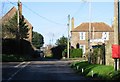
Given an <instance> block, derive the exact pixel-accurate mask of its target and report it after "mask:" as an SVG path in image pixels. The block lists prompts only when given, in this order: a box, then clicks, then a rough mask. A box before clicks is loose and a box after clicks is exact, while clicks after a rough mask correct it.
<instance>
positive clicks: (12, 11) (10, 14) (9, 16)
mask: <svg viewBox="0 0 120 82" xmlns="http://www.w3.org/2000/svg"><path fill="white" fill-rule="evenodd" d="M16 11H17V9H16V8H15V7H12V8H11V9H10V10H9V11H8V12H7V13H6V14H5V15H4V16H3V17H2V21H6V20H8V19H9V18H11V17H13V15H14V14H15V13H16Z"/></svg>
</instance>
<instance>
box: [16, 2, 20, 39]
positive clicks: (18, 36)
mask: <svg viewBox="0 0 120 82" xmlns="http://www.w3.org/2000/svg"><path fill="white" fill-rule="evenodd" d="M19 3H20V0H18V10H17V28H18V30H17V39H18V40H19V39H20V34H19V32H20V28H19V19H20V18H19V17H20V16H19Z"/></svg>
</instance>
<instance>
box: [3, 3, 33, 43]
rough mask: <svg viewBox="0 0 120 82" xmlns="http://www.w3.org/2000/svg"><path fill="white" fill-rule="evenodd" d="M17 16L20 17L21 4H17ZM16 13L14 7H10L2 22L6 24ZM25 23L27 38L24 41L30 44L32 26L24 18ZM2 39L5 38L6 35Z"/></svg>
mask: <svg viewBox="0 0 120 82" xmlns="http://www.w3.org/2000/svg"><path fill="white" fill-rule="evenodd" d="M18 5H19V8H18V9H19V11H20V13H19V15H20V16H22V3H21V2H19V3H18ZM16 13H17V9H16V8H15V7H12V8H11V9H10V10H9V11H8V12H7V13H6V14H5V15H4V16H3V17H2V22H7V21H8V20H9V19H10V18H12V17H13V16H14V15H15V14H16ZM24 21H25V22H26V24H27V25H28V29H29V31H28V38H27V39H26V40H28V41H29V42H32V29H33V26H32V25H31V24H30V23H29V22H28V20H27V19H26V18H25V20H24ZM3 38H7V35H6V36H5V37H3Z"/></svg>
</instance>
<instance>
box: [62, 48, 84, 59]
mask: <svg viewBox="0 0 120 82" xmlns="http://www.w3.org/2000/svg"><path fill="white" fill-rule="evenodd" d="M82 55H83V52H82V49H70V58H79V57H82ZM62 56H63V57H67V49H65V50H64V51H63V52H62Z"/></svg>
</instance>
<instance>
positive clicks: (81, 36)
mask: <svg viewBox="0 0 120 82" xmlns="http://www.w3.org/2000/svg"><path fill="white" fill-rule="evenodd" d="M80 40H85V32H80Z"/></svg>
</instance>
